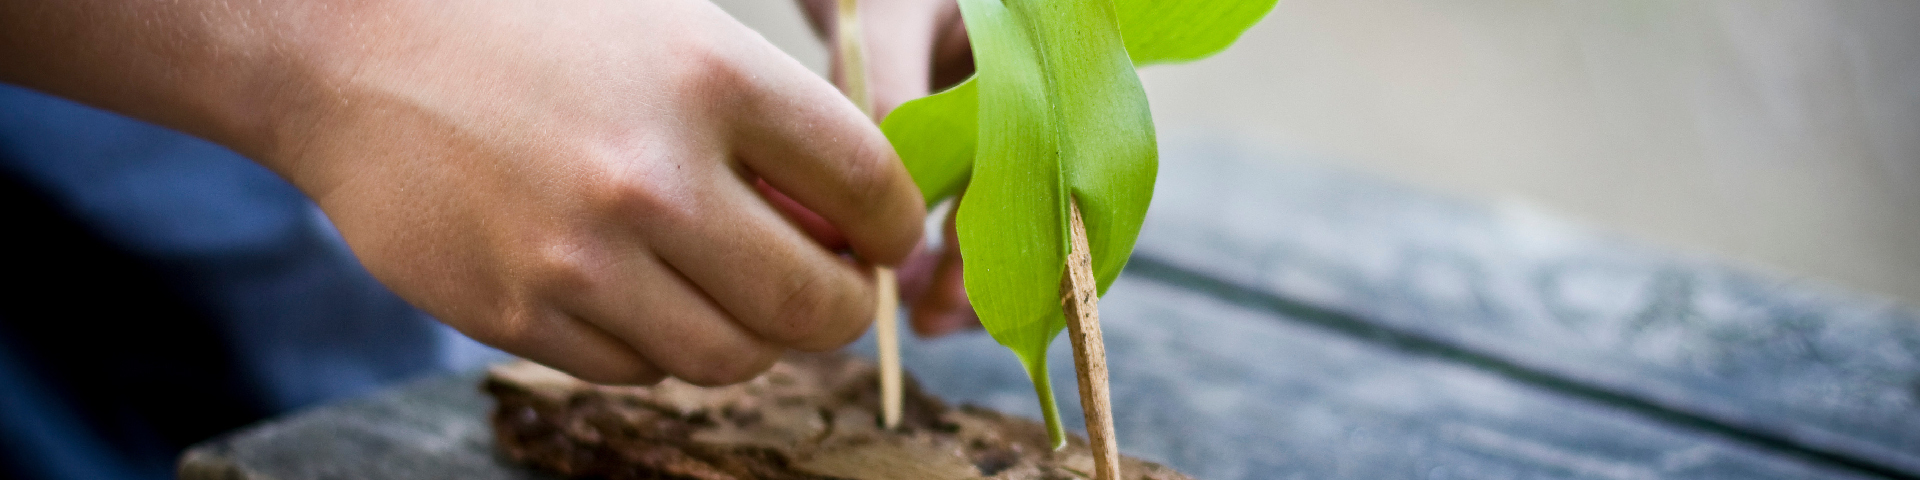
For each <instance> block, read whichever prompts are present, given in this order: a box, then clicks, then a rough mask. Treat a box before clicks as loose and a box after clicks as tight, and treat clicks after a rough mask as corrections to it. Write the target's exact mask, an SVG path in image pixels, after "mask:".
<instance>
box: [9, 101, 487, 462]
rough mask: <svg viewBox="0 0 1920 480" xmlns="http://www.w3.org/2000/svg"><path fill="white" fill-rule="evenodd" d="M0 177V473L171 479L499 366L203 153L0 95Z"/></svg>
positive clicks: (286, 190) (105, 116) (150, 130)
mask: <svg viewBox="0 0 1920 480" xmlns="http://www.w3.org/2000/svg"><path fill="white" fill-rule="evenodd" d="M0 179H4V181H5V182H6V183H5V184H3V185H0V189H4V190H5V195H4V197H5V198H0V203H4V204H3V205H0V212H4V215H5V216H4V217H0V218H4V219H5V220H4V221H5V225H6V226H5V229H6V232H7V233H6V234H5V235H3V236H0V237H4V238H6V240H5V241H6V242H8V244H7V248H5V249H4V250H0V256H15V257H17V258H11V259H7V260H5V261H3V262H4V263H0V265H5V270H0V271H6V272H8V273H9V274H10V275H9V276H11V277H13V278H12V279H11V281H9V282H7V283H10V284H22V285H24V286H23V287H8V288H7V289H5V290H7V291H6V292H0V447H4V451H3V452H0V453H4V455H5V458H4V461H0V468H5V469H7V470H11V471H7V470H0V475H8V474H12V478H47V479H65V478H88V479H110V478H170V477H171V472H172V464H173V461H174V455H177V453H178V450H179V448H181V447H183V446H184V445H185V444H186V443H188V442H192V441H197V440H201V439H204V436H205V435H207V434H211V433H213V432H217V431H219V430H220V429H225V428H231V427H233V426H237V425H238V424H242V423H245V422H248V421H252V420H256V419H257V418H258V417H259V416H261V415H267V414H273V413H278V412H284V411H287V410H289V409H293V408H298V407H301V406H306V405H311V404H313V403H315V402H321V401H325V400H329V399H335V398H339V397H342V396H347V395H353V394H358V393H363V392H367V391H369V390H371V389H374V388H376V387H379V386H381V385H385V384H388V383H391V382H394V381H396V380H399V379H404V378H408V377H413V376H418V375H422V374H425V373H431V372H438V371H445V370H449V369H455V368H468V367H471V366H474V365H477V364H478V363H479V362H481V361H484V360H487V359H491V358H496V355H498V354H497V352H492V351H491V350H489V349H486V348H485V347H480V346H478V344H475V343H472V342H471V341H469V340H465V338H464V337H461V336H459V335H458V334H457V333H453V332H452V331H451V330H450V329H447V328H446V327H444V326H442V325H440V324H438V323H437V322H434V321H433V320H432V319H431V318H429V317H428V316H426V315H425V314H423V313H421V312H419V311H417V310H415V309H413V308H412V307H410V306H409V305H407V304H406V303H405V302H404V301H402V300H400V299H399V298H398V297H396V296H394V295H393V294H392V293H391V292H389V291H388V290H387V289H386V288H384V287H383V286H382V285H380V284H379V283H378V282H377V281H375V280H374V279H373V278H372V277H371V276H370V275H368V274H367V272H366V270H365V269H364V268H362V267H361V266H360V264H359V262H358V261H357V260H356V259H355V258H354V257H353V255H352V253H351V252H350V251H349V250H348V249H347V247H346V245H345V243H344V242H342V241H341V239H340V236H339V234H338V232H336V231H335V230H334V229H333V227H332V225H331V224H330V223H329V222H328V221H327V220H326V218H325V216H324V215H323V214H322V213H321V212H320V211H319V209H318V208H316V207H315V206H314V205H313V204H312V202H310V201H308V200H307V199H306V197H305V196H303V195H302V194H301V193H300V192H299V191H298V190H296V189H294V188H293V187H292V186H291V185H289V184H287V183H286V182H285V181H283V180H281V179H280V178H279V177H278V176H276V175H274V174H273V173H272V172H270V171H268V170H266V169H264V168H262V167H260V166H258V165H256V164H254V163H253V162H251V161H249V160H247V159H245V158H243V157H240V156H239V155H237V154H235V153H233V152H231V151H229V150H226V149H224V148H222V147H220V146H218V145H214V144H211V143H208V142H206V141H203V140H200V139H197V138H193V137H190V136H187V135H184V134H180V133H178V132H173V131H170V130H167V129H164V128H160V127H157V126H153V125H150V124H146V123H143V122H139V121H136V120H132V119H128V118H125V117H121V116H118V115H114V114H111V113H107V112H104V111H100V110H97V109H93V108H89V107H85V106H82V105H78V104H75V103H73V102H69V101H66V100H62V99H58V98H54V97H50V96H47V95H43V94H39V93H37V92H33V91H30V90H26V89H22V88H18V87H12V86H6V85H0ZM22 282H25V283H24V284H23V283H22ZM134 387H138V388H139V389H141V391H129V390H128V389H130V388H134ZM145 390H152V391H145ZM102 397H108V398H102ZM113 397H119V398H113ZM208 430H212V431H208Z"/></svg>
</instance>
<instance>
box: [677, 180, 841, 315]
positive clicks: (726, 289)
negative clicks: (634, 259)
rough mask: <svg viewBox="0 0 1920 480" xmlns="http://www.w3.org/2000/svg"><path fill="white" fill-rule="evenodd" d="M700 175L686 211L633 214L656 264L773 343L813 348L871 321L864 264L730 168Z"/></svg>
mask: <svg viewBox="0 0 1920 480" xmlns="http://www.w3.org/2000/svg"><path fill="white" fill-rule="evenodd" d="M712 170H713V171H712V172H707V173H703V174H700V176H701V178H700V179H698V180H696V181H702V182H704V183H705V184H706V186H705V187H702V188H695V189H692V190H693V191H694V192H696V193H695V194H694V195H695V197H694V198H691V199H689V200H690V201H693V202H695V203H696V205H694V206H693V208H690V209H686V211H688V212H693V213H692V214H691V215H666V216H656V218H654V219H652V221H642V222H640V223H639V225H640V228H641V229H643V232H642V234H643V236H644V237H645V238H649V239H651V240H650V242H651V243H653V247H654V249H655V251H656V252H658V253H659V256H660V258H661V259H662V260H663V262H664V264H665V265H667V266H668V267H670V268H672V269H673V270H675V271H678V272H679V273H681V274H683V275H684V276H685V277H686V278H687V280H689V281H690V282H691V284H692V285H693V286H694V287H695V288H698V289H699V290H700V291H702V292H705V293H706V295H707V296H708V297H710V298H712V299H713V301H714V303H715V304H717V305H718V306H719V309H720V310H721V311H724V312H725V314H726V315H727V316H730V317H732V318H733V319H734V320H736V321H737V322H738V324H739V325H740V326H742V327H744V329H745V330H746V331H747V332H750V333H752V334H753V335H754V336H756V337H758V338H760V339H762V340H764V341H766V342H769V343H771V344H773V345H778V346H783V347H788V348H795V349H800V350H811V351H820V350H828V349H832V348H837V347H839V346H841V345H844V344H846V343H848V342H851V341H853V339H855V338H858V337H859V335H860V333H861V332H863V331H865V329H866V327H867V325H868V324H870V323H871V321H872V318H871V316H872V314H873V309H874V306H875V298H874V288H873V285H872V283H871V280H870V279H869V278H867V275H868V274H867V270H868V269H867V268H866V267H864V266H862V265H859V264H856V263H855V262H853V261H851V260H848V259H844V258H841V257H840V256H839V255H836V254H834V253H833V252H831V251H828V250H827V249H826V248H823V247H822V246H821V245H820V244H818V243H816V242H815V241H814V240H813V239H812V238H809V237H808V236H807V234H805V233H803V232H802V231H801V230H800V229H798V228H796V227H795V226H794V225H792V224H790V223H788V220H786V219H785V218H783V217H782V216H781V214H780V213H779V212H777V211H775V210H774V209H773V207H771V206H769V205H768V204H767V202H766V200H764V199H762V198H761V197H760V196H759V195H758V194H757V193H755V192H754V190H753V189H752V188H751V187H749V186H748V185H747V184H746V183H745V182H742V181H741V179H740V178H739V177H737V176H736V175H734V174H733V173H732V172H731V171H730V170H727V169H724V168H713V169H712Z"/></svg>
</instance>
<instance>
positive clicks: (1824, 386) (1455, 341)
mask: <svg viewBox="0 0 1920 480" xmlns="http://www.w3.org/2000/svg"><path fill="white" fill-rule="evenodd" d="M1164 157H1165V158H1166V161H1165V162H1163V164H1165V165H1168V166H1169V168H1166V169H1163V171H1162V172H1161V177H1160V181H1159V190H1158V192H1157V195H1156V198H1155V203H1154V207H1153V210H1152V211H1151V212H1150V213H1149V218H1148V221H1147V230H1146V231H1145V232H1144V233H1143V235H1142V239H1141V241H1140V248H1139V249H1138V250H1137V253H1136V260H1135V262H1134V264H1133V266H1132V267H1130V272H1129V274H1130V275H1146V276H1150V277H1155V278H1159V279H1161V280H1168V281H1181V282H1184V281H1183V280H1180V279H1182V278H1188V279H1192V278H1199V279H1201V281H1199V282H1184V283H1186V284H1187V285H1188V286H1189V287H1192V288H1202V289H1212V290H1215V291H1216V293H1218V291H1221V290H1223V289H1222V288H1219V287H1221V286H1222V285H1224V286H1225V288H1224V290H1229V291H1255V292H1261V293H1264V294H1269V295H1271V296H1273V297H1276V298H1279V299H1282V301H1283V302H1291V303H1292V304H1294V305H1293V306H1294V307H1298V309H1305V310H1314V311H1318V312H1319V313H1320V314H1323V315H1322V316H1331V317H1337V318H1333V319H1332V320H1330V321H1332V322H1333V323H1340V322H1350V323H1354V325H1348V327H1351V328H1350V329H1351V330H1353V331H1355V332H1362V333H1364V334H1368V335H1376V334H1377V335H1386V336H1397V337H1396V338H1399V339H1400V340H1399V341H1402V342H1403V343H1405V342H1412V343H1417V344H1422V345H1426V346H1428V347H1436V348H1437V350H1439V351H1442V352H1443V353H1446V352H1451V353H1463V354H1464V358H1463V359H1464V360H1467V361H1469V363H1474V364H1478V365H1482V366H1483V367H1487V368H1491V369H1493V370H1496V371H1502V372H1505V373H1506V374H1508V375H1509V376H1510V377H1513V378H1521V379H1524V380H1527V381H1529V382H1532V383H1536V384H1542V385H1549V386H1554V388H1557V389H1561V390H1563V391H1572V392H1580V393H1581V394H1582V395H1586V396H1590V397H1595V398H1603V399H1605V400H1606V401H1609V402H1615V403H1619V404H1622V405H1626V406H1629V407H1631V408H1634V409H1636V410H1637V411H1640V412H1642V413H1643V414H1646V415H1650V416H1653V417H1659V418H1663V420H1664V421H1673V422H1676V423H1681V424H1688V425H1690V426H1691V427H1693V428H1700V429H1704V430H1708V431H1716V432H1720V433H1723V434H1728V435H1734V436H1739V437H1743V438H1745V441H1748V442H1750V443H1753V444H1756V445H1764V446H1768V447H1769V448H1776V449H1780V450H1782V451H1786V452H1790V453H1793V454H1796V455H1805V456H1811V457H1816V458H1822V459H1825V460H1827V461H1833V462H1837V463H1841V464H1847V465H1851V466H1853V467H1856V468H1860V469H1864V470H1867V471H1873V472H1877V473H1879V474H1882V475H1887V476H1893V477H1904V478H1916V477H1920V313H1916V312H1915V311H1914V310H1912V309H1909V308H1906V307H1902V306H1899V305H1896V304H1894V303H1892V302H1890V301H1887V300H1883V299H1874V298H1869V297H1864V296H1859V295H1851V294H1847V293H1844V292H1839V291H1837V290H1835V289H1833V288H1830V287H1825V286H1821V285H1818V284H1815V283H1812V282H1800V281H1791V280H1783V279H1780V278H1775V277H1770V276H1767V275H1763V274H1757V273H1753V272H1749V271H1745V270H1741V269H1738V268H1730V267H1727V266H1724V265H1721V264H1718V263H1716V262H1714V261H1712V260H1708V259H1701V258H1694V257H1686V256H1679V255H1673V254H1669V253H1663V252H1660V251H1655V250H1652V249H1649V248H1647V247H1644V246H1640V245H1636V244H1633V243H1631V242H1627V241H1623V240H1620V239H1616V238H1612V237H1609V236H1606V235H1604V234H1599V233H1596V232H1592V231H1588V230H1585V229H1583V228H1581V227H1578V226H1573V225H1570V224H1567V223H1564V222H1561V221H1558V220H1555V219H1553V218H1552V217H1551V216H1549V215H1544V214H1540V213H1538V212H1533V211H1530V210H1526V209H1524V208H1516V207H1511V206H1509V207H1501V208H1493V207H1488V206H1484V205H1479V204H1474V203H1471V202H1465V201H1460V200H1455V199H1449V198H1444V197H1439V196H1435V195H1429V194H1424V193H1420V192H1417V191H1414V190H1412V189H1409V188H1406V187H1402V186H1398V185H1393V184H1389V183H1386V182H1383V181H1379V180H1375V179H1372V178H1367V177H1364V176H1360V175H1355V174H1351V173H1346V172H1341V171H1337V170H1334V169H1330V168H1326V167H1318V166H1314V165H1312V164H1310V163H1305V162H1301V161H1299V159H1281V158H1274V156H1272V155H1261V154H1252V153H1248V152H1245V151H1239V150H1234V149H1232V148H1220V147H1217V146H1206V145H1202V146H1198V147H1193V148H1181V147H1179V146H1169V147H1168V148H1166V152H1165V154H1164ZM1288 160H1292V161H1288ZM1213 280H1218V281H1219V282H1220V284H1215V285H1211V286H1208V285H1200V284H1205V283H1209V282H1210V281H1213ZM1296 313H1298V312H1296ZM1310 316H1311V315H1310ZM1370 329H1371V330H1370ZM1368 331H1371V332H1372V333H1365V332H1368ZM1423 348H1424V347H1423ZM1429 350H1432V349H1429ZM1563 387H1564V388H1563ZM1588 394H1591V395H1588Z"/></svg>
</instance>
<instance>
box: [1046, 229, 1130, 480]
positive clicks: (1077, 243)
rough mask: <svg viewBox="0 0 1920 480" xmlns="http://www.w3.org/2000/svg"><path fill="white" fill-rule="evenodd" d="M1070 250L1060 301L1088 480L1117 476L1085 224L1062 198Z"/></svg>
mask: <svg viewBox="0 0 1920 480" xmlns="http://www.w3.org/2000/svg"><path fill="white" fill-rule="evenodd" d="M1067 211H1068V217H1069V219H1070V221H1071V222H1072V224H1073V226H1072V228H1071V229H1069V231H1070V232H1071V235H1072V238H1071V239H1069V242H1070V243H1069V245H1070V246H1071V249H1070V250H1068V251H1067V271H1066V272H1065V274H1064V275H1062V276H1061V278H1060V297H1061V298H1060V301H1061V303H1062V304H1063V306H1064V307H1065V309H1066V313H1067V337H1068V339H1069V340H1072V341H1073V370H1074V373H1075V374H1076V375H1075V376H1077V377H1079V380H1080V410H1081V411H1082V412H1083V413H1085V414H1086V417H1087V443H1088V444H1090V445H1089V447H1091V448H1092V449H1093V478H1094V480H1119V479H1120V446H1119V442H1118V441H1117V440H1116V439H1115V438H1114V436H1113V400H1112V398H1111V397H1110V395H1109V394H1108V391H1107V390H1108V389H1107V346H1106V341H1105V340H1103V339H1102V338H1101V335H1100V287H1099V283H1098V280H1096V279H1095V278H1094V276H1093V256H1092V255H1090V254H1089V253H1088V252H1090V251H1091V250H1089V249H1088V246H1087V225H1086V222H1085V221H1084V220H1081V218H1080V202H1078V201H1074V200H1073V199H1072V198H1068V200H1067Z"/></svg>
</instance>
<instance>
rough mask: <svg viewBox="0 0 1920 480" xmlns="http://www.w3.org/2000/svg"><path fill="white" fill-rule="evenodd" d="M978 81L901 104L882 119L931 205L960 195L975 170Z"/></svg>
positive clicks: (928, 203)
mask: <svg viewBox="0 0 1920 480" xmlns="http://www.w3.org/2000/svg"><path fill="white" fill-rule="evenodd" d="M976 91H977V88H976V85H975V84H974V81H973V79H967V81H966V82H965V83H961V84H960V85H959V86H955V87H953V88H949V89H947V91H944V92H940V93H936V94H933V95H929V96H926V97H923V98H920V99H916V100H914V101H911V102H907V103H904V104H901V105H900V106H899V107H898V108H895V109H894V110H893V112H891V113H888V114H887V118H886V119H884V120H881V121H880V131H881V132H885V133H886V134H887V140H888V141H890V142H892V143H893V149H894V151H897V152H899V153H900V160H901V161H902V162H905V163H906V164H907V171H910V172H913V183H915V184H917V185H919V186H920V194H921V195H922V196H924V197H925V198H926V201H927V206H928V207H932V206H933V204H935V203H939V202H940V200H942V199H945V198H947V197H951V196H954V195H957V194H959V193H960V189H961V187H965V186H966V185H967V177H968V175H970V174H971V173H972V170H973V147H974V139H975V138H976V136H977V134H978V133H979V130H980V129H979V126H978V125H975V122H974V119H975V118H976V116H975V115H974V112H975V109H976V108H977V106H978V102H979V96H978V95H976V94H975V92H976Z"/></svg>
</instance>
